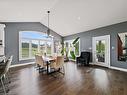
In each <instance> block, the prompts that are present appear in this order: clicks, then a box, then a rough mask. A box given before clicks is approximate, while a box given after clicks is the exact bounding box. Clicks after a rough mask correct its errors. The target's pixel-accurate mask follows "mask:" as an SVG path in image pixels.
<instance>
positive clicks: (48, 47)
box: [19, 31, 52, 59]
mask: <svg viewBox="0 0 127 95" xmlns="http://www.w3.org/2000/svg"><path fill="white" fill-rule="evenodd" d="M31 33H32V35H31ZM40 35H42V36H40ZM19 36H20V47H19V54H20V55H19V56H20V59H27V58H34V56H35V54H36V53H40V54H42V55H43V54H44V53H46V54H47V55H49V56H51V53H52V39H49V38H47V37H46V36H44V35H43V34H42V33H38V32H37V33H36V32H34V33H33V32H27V31H25V32H24V31H23V32H20V34H19ZM35 37H36V38H35Z"/></svg>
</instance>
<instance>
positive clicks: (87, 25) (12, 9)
mask: <svg viewBox="0 0 127 95" xmlns="http://www.w3.org/2000/svg"><path fill="white" fill-rule="evenodd" d="M47 10H50V11H51V14H50V28H51V29H52V30H54V31H55V32H57V33H58V34H60V35H62V36H67V35H71V34H75V33H79V32H83V31H87V30H92V29H95V28H99V27H104V26H107V25H111V24H115V23H120V22H124V21H127V0H0V21H2V22H41V23H42V24H44V25H46V26H47V13H46V12H47Z"/></svg>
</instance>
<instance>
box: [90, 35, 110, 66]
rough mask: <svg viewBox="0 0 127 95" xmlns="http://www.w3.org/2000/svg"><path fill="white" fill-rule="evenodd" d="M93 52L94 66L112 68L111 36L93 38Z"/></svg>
mask: <svg viewBox="0 0 127 95" xmlns="http://www.w3.org/2000/svg"><path fill="white" fill-rule="evenodd" d="M92 50H93V62H94V64H96V65H101V66H105V67H110V35H105V36H98V37H93V39H92Z"/></svg>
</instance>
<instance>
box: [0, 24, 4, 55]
mask: <svg viewBox="0 0 127 95" xmlns="http://www.w3.org/2000/svg"><path fill="white" fill-rule="evenodd" d="M4 28H5V25H4V24H0V56H1V55H4V49H5V42H4Z"/></svg>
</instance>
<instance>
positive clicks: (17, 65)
mask: <svg viewBox="0 0 127 95" xmlns="http://www.w3.org/2000/svg"><path fill="white" fill-rule="evenodd" d="M30 64H35V62H29V63H23V64H16V65H11V66H10V68H12V67H19V66H25V65H30Z"/></svg>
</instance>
